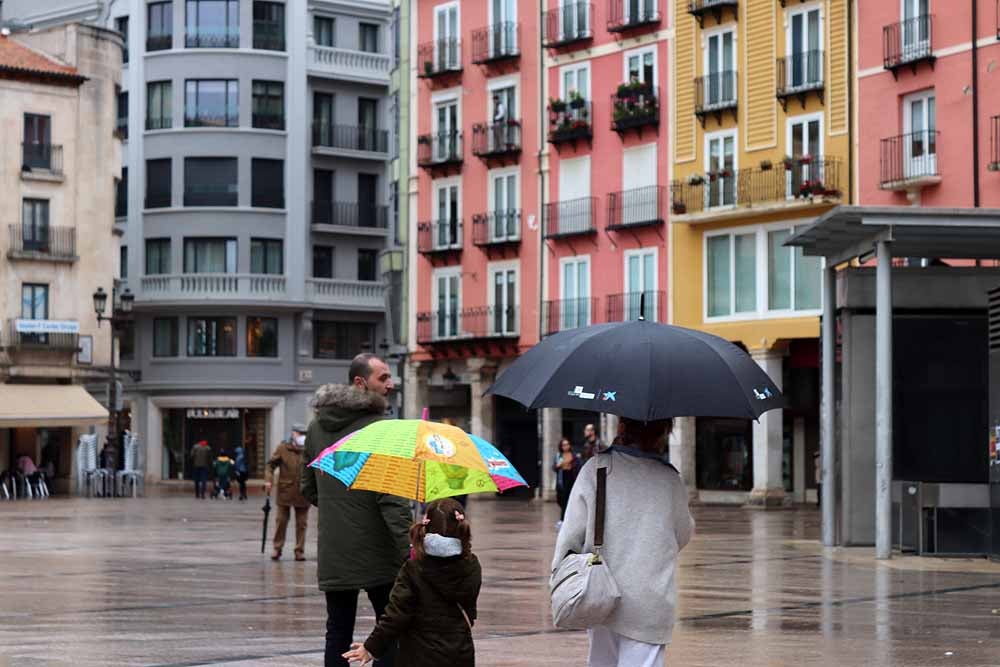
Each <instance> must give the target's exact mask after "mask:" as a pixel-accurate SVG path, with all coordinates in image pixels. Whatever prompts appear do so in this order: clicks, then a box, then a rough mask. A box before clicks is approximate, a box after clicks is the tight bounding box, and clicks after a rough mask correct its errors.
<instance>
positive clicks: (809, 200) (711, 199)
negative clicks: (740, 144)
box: [670, 155, 842, 222]
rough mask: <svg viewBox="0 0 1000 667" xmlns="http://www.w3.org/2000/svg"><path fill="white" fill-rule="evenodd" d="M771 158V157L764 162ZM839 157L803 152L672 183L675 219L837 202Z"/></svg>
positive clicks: (702, 219)
mask: <svg viewBox="0 0 1000 667" xmlns="http://www.w3.org/2000/svg"><path fill="white" fill-rule="evenodd" d="M765 162H766V161H765ZM840 172H841V163H840V160H839V159H837V158H829V157H813V156H809V155H803V156H801V157H797V158H786V159H785V160H784V161H782V162H780V163H778V165H774V166H771V165H770V163H766V164H765V165H764V166H761V167H753V168H747V169H739V170H732V169H721V170H719V171H717V172H714V173H713V172H709V173H706V174H704V175H702V174H694V175H692V176H690V177H689V178H688V179H687V181H683V182H681V181H675V182H674V183H673V184H672V185H671V186H670V192H671V209H672V213H673V216H674V217H673V220H674V221H675V222H711V221H715V220H722V219H725V218H730V217H733V216H738V215H743V214H745V213H746V211H747V210H748V209H752V210H753V211H754V212H756V213H761V212H767V211H771V210H774V211H777V210H785V209H789V208H793V209H794V208H810V207H815V206H827V205H829V204H831V203H836V202H837V200H839V199H840V196H841V192H842V191H841V182H840Z"/></svg>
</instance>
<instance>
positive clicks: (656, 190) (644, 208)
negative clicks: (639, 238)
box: [606, 185, 664, 231]
mask: <svg viewBox="0 0 1000 667" xmlns="http://www.w3.org/2000/svg"><path fill="white" fill-rule="evenodd" d="M663 190H664V188H663V186H660V185H649V186H646V187H644V188H634V189H632V190H623V191H622V192H611V193H608V224H607V227H606V229H607V230H608V231H625V230H629V229H639V228H642V227H656V226H659V225H662V224H663Z"/></svg>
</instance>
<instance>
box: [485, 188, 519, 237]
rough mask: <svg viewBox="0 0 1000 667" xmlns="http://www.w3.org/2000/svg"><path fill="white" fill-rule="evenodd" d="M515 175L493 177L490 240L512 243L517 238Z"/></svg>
mask: <svg viewBox="0 0 1000 667" xmlns="http://www.w3.org/2000/svg"><path fill="white" fill-rule="evenodd" d="M517 217H518V210H517V174H504V175H501V176H494V177H493V224H492V226H491V228H490V240H491V241H493V242H500V241H512V240H516V239H517V238H518V231H519V230H518V224H517V223H518V221H517Z"/></svg>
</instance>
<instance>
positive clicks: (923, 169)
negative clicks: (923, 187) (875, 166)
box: [879, 130, 941, 187]
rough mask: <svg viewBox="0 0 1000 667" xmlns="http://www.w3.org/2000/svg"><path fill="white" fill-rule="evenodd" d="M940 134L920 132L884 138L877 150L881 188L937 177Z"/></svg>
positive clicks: (933, 131) (930, 131)
mask: <svg viewBox="0 0 1000 667" xmlns="http://www.w3.org/2000/svg"><path fill="white" fill-rule="evenodd" d="M940 134H941V133H940V132H938V131H936V130H923V131H920V132H910V133H908V134H901V135H899V136H895V137H888V138H886V139H883V140H882V142H881V145H880V147H879V148H880V150H879V158H880V159H879V184H880V186H881V187H887V186H891V185H893V184H895V183H905V182H908V181H913V180H916V179H921V178H929V177H933V176H937V175H938V167H937V162H938V161H937V146H938V140H939V136H940Z"/></svg>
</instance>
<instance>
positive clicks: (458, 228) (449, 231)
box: [417, 218, 462, 254]
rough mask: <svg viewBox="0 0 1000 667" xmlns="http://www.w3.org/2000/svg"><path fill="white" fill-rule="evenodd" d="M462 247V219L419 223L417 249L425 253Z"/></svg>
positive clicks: (450, 250)
mask: <svg viewBox="0 0 1000 667" xmlns="http://www.w3.org/2000/svg"><path fill="white" fill-rule="evenodd" d="M461 249H462V220H461V219H460V218H455V219H452V220H434V221H432V222H421V223H418V224H417V250H418V251H419V252H421V253H423V254H433V253H439V252H452V251H455V250H461Z"/></svg>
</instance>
